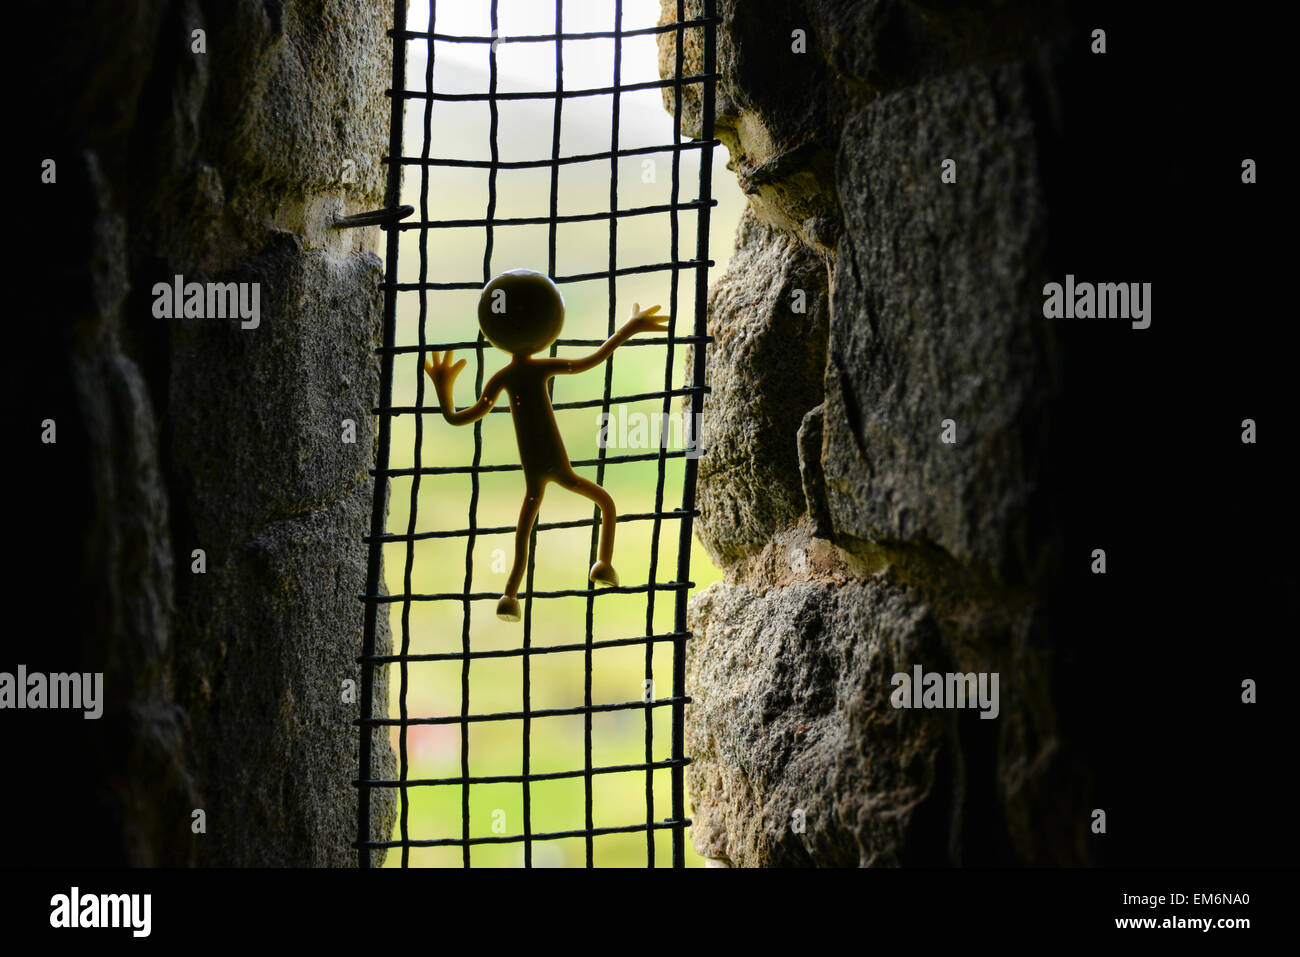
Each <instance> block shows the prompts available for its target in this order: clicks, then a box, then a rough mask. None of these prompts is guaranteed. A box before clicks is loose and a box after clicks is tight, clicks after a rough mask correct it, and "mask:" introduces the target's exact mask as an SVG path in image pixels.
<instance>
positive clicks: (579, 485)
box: [555, 471, 618, 585]
mask: <svg viewBox="0 0 1300 957" xmlns="http://www.w3.org/2000/svg"><path fill="white" fill-rule="evenodd" d="M555 481H557V482H559V483H560V484H561V485H563V486H564V487H565V488H567V489H569V490H571V491H574V492H577V493H578V494H579V495H583V496H586V497H587V498H589V499H591V500H592V501H593V502H595V503H596V504H597V505H599V506H600V547H599V548H598V549H597V550H596V554H597V561H596V564H594V565H592V566H591V574H590V575H588V576H587V577H588V580H589V581H593V582H595V583H596V584H597V585H617V584H618V572H616V571H614V566H613V565H611V564H610V562H611V561H613V558H614V525H615V523H616V522H617V521H618V512H617V511H616V510H615V508H614V499H613V498H612V497H611V496H610V494H609V493H608V492H606V491H605V490H604V489H603V488H601V487H600V486H599V485H597V484H596V483H595V482H591V481H588V480H587V479H585V478H583V477H582V476H581V475H578V474H577V473H576V472H572V471H571V472H569V473H568V474H567V475H561V476H557V477H556V479H555Z"/></svg>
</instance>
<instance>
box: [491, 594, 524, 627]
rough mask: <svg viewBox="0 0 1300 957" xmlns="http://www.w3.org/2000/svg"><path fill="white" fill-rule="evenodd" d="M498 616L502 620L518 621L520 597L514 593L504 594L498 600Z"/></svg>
mask: <svg viewBox="0 0 1300 957" xmlns="http://www.w3.org/2000/svg"><path fill="white" fill-rule="evenodd" d="M497 617H498V618H500V619H501V620H502V621H518V620H519V617H520V616H519V599H518V598H516V597H515V596H514V595H502V596H501V600H500V601H499V602H497Z"/></svg>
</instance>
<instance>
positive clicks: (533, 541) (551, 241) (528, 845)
mask: <svg viewBox="0 0 1300 957" xmlns="http://www.w3.org/2000/svg"><path fill="white" fill-rule="evenodd" d="M563 34H564V2H563V0H555V109H554V112H553V121H552V129H551V195H550V200H551V204H550V216H549V222H548V223H547V235H546V275H547V276H549V277H550V278H551V280H552V281H554V279H555V268H556V254H555V250H556V239H557V236H556V232H557V230H558V228H559V223H558V217H559V212H560V210H559V205H560V165H559V163H557V162H556V160H558V159H559V157H560V124H561V115H562V109H561V108H562V106H563V104H564V98H563V97H562V96H561V93H563V92H564V41H563V39H562V37H563ZM558 349H559V346H558V345H557V344H556V343H554V342H552V343H551V350H550V355H551V357H552V358H554V357H555V355H556V354H557V352H558ZM546 390H547V395H548V396H550V397H551V398H554V397H555V379H554V378H552V379H551V380H550V381H549V382H547V383H546ZM540 520H541V519H540V516H539V517H538V519H537V521H538V522H540ZM536 570H537V525H536V524H534V525H533V527H532V529H531V530H530V531H529V534H528V565H527V575H526V582H527V583H526V585H525V586H524V590H525V594H524V646H523V650H524V654H523V678H524V682H523V683H524V711H523V714H524V719H523V725H524V733H523V779H524V781H523V788H524V867H532V866H533V846H532V833H533V818H532V787H531V781H530V780H529V777H528V775H529V770H530V768H531V766H532V744H531V737H532V711H531V704H530V702H531V699H532V660H531V659H532V656H531V655H530V654H529V649H531V647H532V624H533V577H534V575H535V573H536Z"/></svg>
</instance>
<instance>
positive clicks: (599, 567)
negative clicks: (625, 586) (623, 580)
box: [587, 562, 618, 586]
mask: <svg viewBox="0 0 1300 957" xmlns="http://www.w3.org/2000/svg"><path fill="white" fill-rule="evenodd" d="M587 579H588V580H589V581H593V582H595V583H596V584H597V585H610V586H617V585H618V572H616V571H614V566H613V565H611V564H610V563H609V562H596V564H594V565H592V566H591V574H590V575H588V576H587Z"/></svg>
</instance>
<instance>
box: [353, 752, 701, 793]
mask: <svg viewBox="0 0 1300 957" xmlns="http://www.w3.org/2000/svg"><path fill="white" fill-rule="evenodd" d="M690 763H691V759H690V758H685V759H683V760H681V761H674V760H673V759H672V758H668V759H666V760H663V761H652V762H650V763H649V764H612V765H609V766H607V767H603V768H592V769H591V773H592V774H620V773H622V772H624V771H663V770H666V769H668V768H676V767H683V766H685V765H687V764H690ZM586 775H587V770H586V769H585V768H579V769H578V770H576V771H544V772H542V773H541V774H494V775H489V776H486V777H481V778H474V777H470V778H466V777H455V778H411V779H409V780H406V781H395V780H380V781H353V782H352V786H353V787H358V788H359V787H368V788H393V789H396V788H415V787H422V788H423V787H445V786H447V785H454V784H460V785H465V784H523V783H524V782H525V781H563V780H565V779H567V778H581V777H585V776H586Z"/></svg>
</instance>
